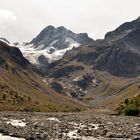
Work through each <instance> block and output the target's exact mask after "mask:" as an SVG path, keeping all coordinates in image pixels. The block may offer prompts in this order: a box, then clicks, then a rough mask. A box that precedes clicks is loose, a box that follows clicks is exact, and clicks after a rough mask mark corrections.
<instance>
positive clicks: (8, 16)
mask: <svg viewBox="0 0 140 140" xmlns="http://www.w3.org/2000/svg"><path fill="white" fill-rule="evenodd" d="M16 19H17V18H16V16H15V15H14V14H13V12H11V11H10V10H4V9H0V23H5V22H9V21H15V20H16Z"/></svg>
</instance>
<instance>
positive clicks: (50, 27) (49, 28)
mask: <svg viewBox="0 0 140 140" xmlns="http://www.w3.org/2000/svg"><path fill="white" fill-rule="evenodd" d="M53 29H55V27H54V26H52V25H49V26H47V27H46V28H45V30H53Z"/></svg>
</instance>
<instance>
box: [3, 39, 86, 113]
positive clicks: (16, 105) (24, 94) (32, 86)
mask: <svg viewBox="0 0 140 140" xmlns="http://www.w3.org/2000/svg"><path fill="white" fill-rule="evenodd" d="M38 72H39V71H38V70H37V68H35V67H34V66H33V65H32V64H31V63H30V62H29V61H28V60H27V59H26V58H24V57H23V55H22V53H21V51H20V50H19V49H18V48H16V47H13V46H9V45H8V43H7V42H5V41H2V40H0V110H1V111H3V110H4V111H5V110H8V111H13V110H14V111H17V110H18V111H78V110H80V109H84V107H83V105H80V103H78V101H77V102H76V101H73V99H70V98H68V97H66V96H64V95H63V94H59V93H58V92H55V91H54V90H52V88H51V87H49V86H48V85H47V83H46V81H45V80H44V78H43V77H42V76H41V75H40V74H39V73H38Z"/></svg>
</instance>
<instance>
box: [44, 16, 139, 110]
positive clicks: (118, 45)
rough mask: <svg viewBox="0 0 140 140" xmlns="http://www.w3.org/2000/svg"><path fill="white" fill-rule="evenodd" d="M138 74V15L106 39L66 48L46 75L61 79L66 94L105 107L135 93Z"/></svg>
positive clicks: (137, 84)
mask: <svg viewBox="0 0 140 140" xmlns="http://www.w3.org/2000/svg"><path fill="white" fill-rule="evenodd" d="M139 74H140V18H137V19H136V20H134V21H132V22H127V23H124V24H122V25H121V26H119V27H118V28H117V29H115V30H114V31H111V32H109V33H107V34H106V35H105V39H102V40H96V41H94V42H91V43H88V44H86V45H82V46H80V47H79V48H73V49H72V50H69V51H67V52H66V53H65V55H64V56H63V58H62V59H61V60H58V61H55V62H53V63H51V64H50V65H49V67H48V71H47V75H48V76H49V77H51V78H54V79H55V81H56V82H57V81H59V82H61V83H63V85H64V89H65V91H66V92H65V94H67V95H68V96H73V97H76V98H78V99H80V100H82V101H84V102H86V103H88V104H90V105H92V106H94V107H104V108H105V107H110V108H113V107H116V106H117V105H118V104H119V103H120V102H121V101H122V100H123V99H125V98H126V97H131V96H135V94H136V93H137V92H139V88H138V87H139V82H140V79H139ZM130 91H131V92H130Z"/></svg>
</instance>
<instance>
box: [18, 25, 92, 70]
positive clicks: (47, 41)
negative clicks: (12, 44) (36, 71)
mask: <svg viewBox="0 0 140 140" xmlns="http://www.w3.org/2000/svg"><path fill="white" fill-rule="evenodd" d="M89 42H93V39H91V38H89V37H88V35H87V34H86V33H80V34H75V33H73V32H72V31H70V30H68V29H66V28H65V27H63V26H60V27H58V28H55V27H53V26H48V27H46V28H45V29H43V30H42V31H41V32H40V33H39V35H37V36H36V37H35V38H34V39H33V40H32V41H31V42H30V43H29V44H28V45H27V46H26V45H25V46H23V45H20V46H19V49H20V50H21V51H22V53H23V55H24V56H25V57H26V58H27V59H28V60H29V61H30V62H31V63H33V64H35V65H37V66H38V68H40V69H41V70H42V71H43V72H46V69H47V67H46V66H47V64H48V63H50V62H53V61H55V60H59V59H61V58H62V56H63V55H64V54H65V52H66V51H68V50H71V49H72V48H73V47H79V46H80V45H82V44H87V43H89Z"/></svg>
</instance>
